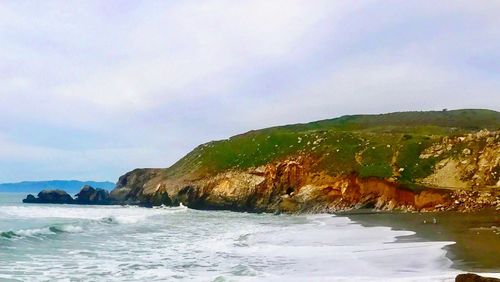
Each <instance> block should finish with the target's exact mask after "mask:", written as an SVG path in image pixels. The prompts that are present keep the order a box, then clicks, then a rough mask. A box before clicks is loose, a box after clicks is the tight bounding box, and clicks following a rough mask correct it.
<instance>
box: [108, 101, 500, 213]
mask: <svg viewBox="0 0 500 282" xmlns="http://www.w3.org/2000/svg"><path fill="white" fill-rule="evenodd" d="M499 129H500V113H499V112H496V111H491V110H453V111H432V112H400V113H390V114H382V115H354V116H343V117H340V118H336V119H330V120H323V121H317V122H312V123H307V124H296V125H287V126H281V127H273V128H267V129H262V130H256V131H250V132H247V133H245V134H241V135H237V136H234V137H231V138H229V139H227V140H221V141H214V142H209V143H206V144H203V145H200V146H198V147H197V148H195V149H194V150H193V151H191V152H190V153H189V154H187V155H186V156H185V157H184V158H182V159H180V160H179V161H178V162H177V163H175V164H174V165H173V166H171V167H169V168H166V169H137V170H134V171H131V172H129V173H127V174H125V175H123V176H122V177H120V179H119V181H118V184H117V186H116V188H115V189H114V190H113V191H112V192H111V197H112V198H114V199H115V201H118V202H122V203H131V204H141V205H162V204H165V205H178V204H179V203H183V204H184V205H187V206H189V207H192V208H200V209H231V210H241V211H257V212H258V211H268V212H332V211H338V210H345V209H351V208H360V207H373V208H377V209H386V210H393V209H400V210H420V211H427V210H434V211H435V210H460V211H467V210H477V209H482V208H499V207H500V198H499V195H500V194H499V193H498V191H499V190H498V188H500V181H499V176H500V133H499Z"/></svg>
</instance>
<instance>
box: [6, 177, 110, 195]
mask: <svg viewBox="0 0 500 282" xmlns="http://www.w3.org/2000/svg"><path fill="white" fill-rule="evenodd" d="M84 185H90V186H92V187H95V188H102V189H106V190H111V189H113V188H114V187H115V184H114V183H112V182H109V181H104V182H97V181H78V180H50V181H23V182H18V183H3V184H0V192H30V193H38V192H40V191H41V190H43V189H61V190H64V191H66V192H68V193H74V192H78V191H80V189H81V188H82V187H83V186H84Z"/></svg>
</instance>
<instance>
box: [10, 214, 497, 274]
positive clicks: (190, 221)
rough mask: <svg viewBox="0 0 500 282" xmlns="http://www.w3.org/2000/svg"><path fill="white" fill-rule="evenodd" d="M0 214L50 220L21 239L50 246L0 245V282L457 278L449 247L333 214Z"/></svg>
mask: <svg viewBox="0 0 500 282" xmlns="http://www.w3.org/2000/svg"><path fill="white" fill-rule="evenodd" d="M1 213H2V216H9V217H10V218H16V219H19V220H20V221H32V220H34V221H44V220H48V221H49V222H51V223H50V225H49V228H41V229H40V230H38V229H36V228H35V229H33V230H24V232H26V233H25V234H24V235H23V236H35V237H36V236H42V237H43V236H48V237H49V238H51V239H50V240H43V241H41V242H39V243H38V242H37V244H36V248H33V244H32V242H30V240H11V241H9V240H5V241H6V242H8V244H2V243H1V242H0V252H2V254H3V255H2V256H0V280H1V279H2V278H5V279H14V278H16V279H20V280H29V281H47V280H61V279H62V280H95V281H100V280H106V281H123V280H127V281H144V280H148V281H165V280H168V281H171V280H175V281H390V282H391V281H453V277H454V276H455V275H456V274H457V273H458V271H457V270H454V269H452V268H451V261H450V260H449V259H448V258H447V257H446V251H445V250H444V247H445V246H447V245H450V244H453V242H446V241H443V242H429V241H427V242H425V241H420V242H414V241H409V240H404V241H398V240H397V238H398V237H405V236H409V235H413V234H414V232H413V231H404V230H397V231H396V230H392V229H391V228H389V227H382V226H380V227H363V226H361V225H359V224H357V223H355V222H353V221H351V220H350V219H348V218H346V217H335V216H331V215H314V216H288V215H281V216H275V215H266V214H261V215H258V214H244V213H231V212H214V211H210V212H209V211H194V210H189V209H186V208H185V207H179V208H174V209H172V208H156V209H146V208H138V207H106V206H104V207H79V206H22V205H19V206H17V207H3V208H2V209H1ZM113 223H121V224H113ZM50 227H56V228H57V232H54V231H56V229H54V228H52V230H51V229H50ZM37 232H38V233H37ZM43 232H47V234H42V233H43ZM58 232H63V233H64V234H60V233H58ZM66 233H67V234H66ZM19 234H20V233H19ZM40 234H42V235H40ZM13 246H14V247H15V248H12V247H13ZM9 256H10V257H9ZM68 256H70V257H71V259H70V260H68V259H67V258H68ZM489 276H498V274H489Z"/></svg>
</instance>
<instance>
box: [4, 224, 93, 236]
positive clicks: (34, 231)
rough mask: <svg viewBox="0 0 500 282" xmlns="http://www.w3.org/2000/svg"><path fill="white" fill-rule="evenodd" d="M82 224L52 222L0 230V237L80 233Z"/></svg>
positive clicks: (82, 230)
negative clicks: (30, 226)
mask: <svg viewBox="0 0 500 282" xmlns="http://www.w3.org/2000/svg"><path fill="white" fill-rule="evenodd" d="M82 232H84V228H83V227H82V226H78V225H73V224H54V225H50V226H47V227H42V228H31V229H19V230H10V231H4V232H0V238H3V239H22V238H44V237H47V236H50V235H57V234H61V233H82Z"/></svg>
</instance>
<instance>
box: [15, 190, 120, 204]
mask: <svg viewBox="0 0 500 282" xmlns="http://www.w3.org/2000/svg"><path fill="white" fill-rule="evenodd" d="M75 197H76V198H75V199H73V198H72V197H71V195H69V194H68V193H66V191H63V190H43V191H41V192H40V193H38V197H35V196H33V195H31V194H29V195H28V196H27V197H26V199H24V200H23V203H30V204H78V205H110V204H113V203H117V202H116V201H113V200H112V198H111V197H110V196H109V192H108V191H106V190H104V189H100V188H97V189H96V188H94V187H92V186H89V185H85V186H84V187H82V189H81V190H80V192H79V193H78V194H76V195H75Z"/></svg>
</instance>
